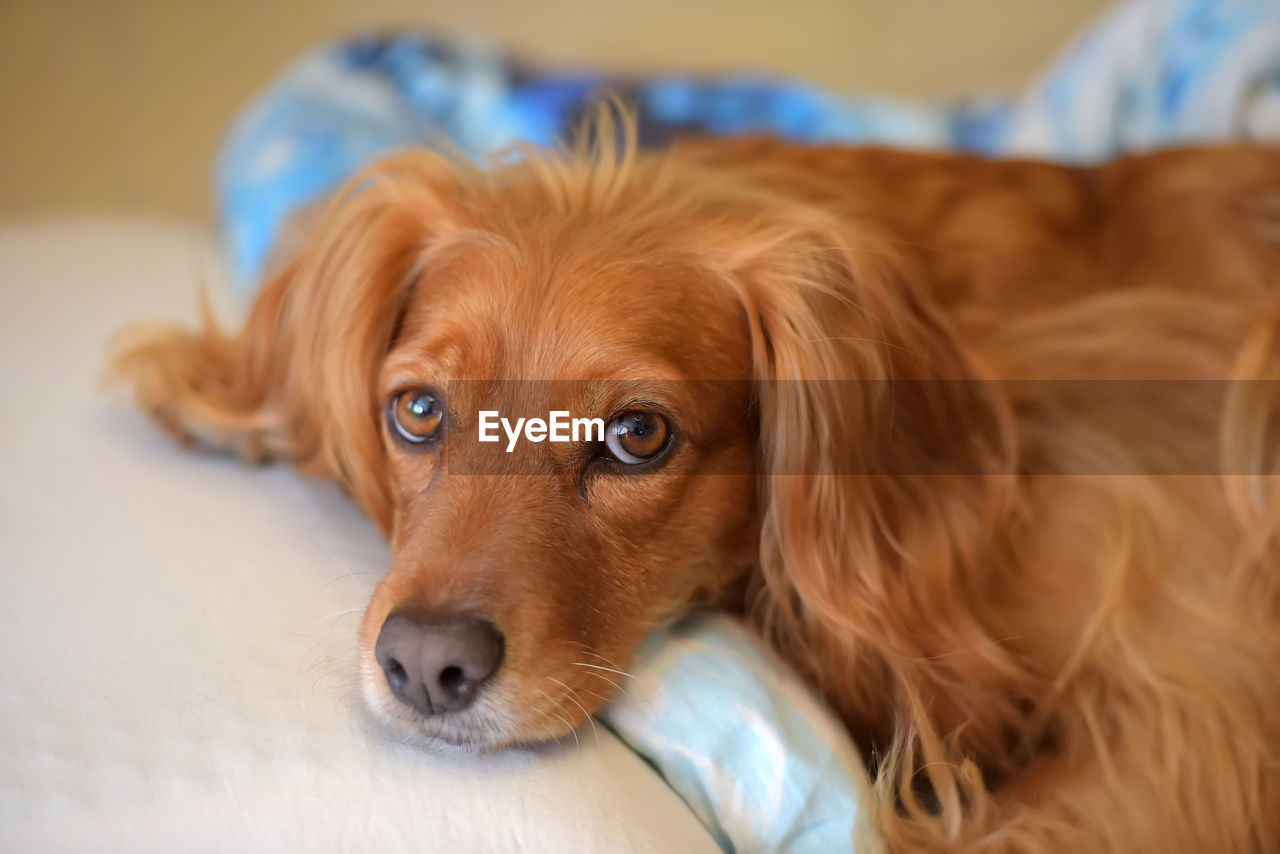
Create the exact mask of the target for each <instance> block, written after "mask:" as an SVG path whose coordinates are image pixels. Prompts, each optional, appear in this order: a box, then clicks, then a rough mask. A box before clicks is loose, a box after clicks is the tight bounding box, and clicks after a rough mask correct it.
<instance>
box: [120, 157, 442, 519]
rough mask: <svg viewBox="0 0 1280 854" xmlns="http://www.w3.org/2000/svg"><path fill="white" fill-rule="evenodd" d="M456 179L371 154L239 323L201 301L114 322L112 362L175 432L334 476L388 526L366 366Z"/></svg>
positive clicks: (379, 352)
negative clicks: (175, 312)
mask: <svg viewBox="0 0 1280 854" xmlns="http://www.w3.org/2000/svg"><path fill="white" fill-rule="evenodd" d="M458 180H459V177H458V174H457V172H456V171H455V170H454V168H453V167H452V166H451V165H450V164H448V163H447V162H446V161H444V160H443V159H442V158H440V157H438V156H436V155H434V154H431V153H429V152H425V151H423V152H409V153H405V154H401V155H397V156H394V157H392V158H388V159H386V160H383V161H381V162H379V163H378V164H375V165H374V166H373V167H371V168H370V169H368V170H367V171H365V172H363V173H362V174H360V175H358V176H357V177H356V178H354V179H353V180H352V181H350V182H349V183H348V185H347V186H346V187H345V188H344V189H343V190H341V191H340V192H339V193H338V194H337V195H335V196H334V197H333V199H331V200H330V201H329V202H328V203H327V204H326V205H325V206H324V207H323V208H322V209H321V210H320V212H319V213H318V215H317V216H316V220H315V227H314V230H313V231H312V232H311V235H310V238H309V239H308V240H307V241H306V243H305V244H304V246H303V248H302V249H301V251H300V252H299V253H298V254H297V255H296V256H295V257H294V258H293V260H291V261H289V262H288V263H286V264H285V266H284V267H283V268H282V269H281V270H280V272H278V273H276V274H275V275H274V276H273V277H272V278H271V279H270V281H269V282H267V283H266V285H265V286H264V288H263V290H262V292H261V294H260V295H259V296H258V298H257V301H256V303H255V304H254V305H253V308H252V310H251V312H250V315H249V318H248V320H247V322H246V323H245V325H244V327H243V329H241V330H240V332H239V333H238V334H235V335H227V334H225V333H224V332H223V331H221V330H220V329H219V328H218V327H217V325H216V324H215V322H214V321H213V319H212V318H211V316H210V314H209V311H208V309H207V307H205V309H204V311H203V323H202V328H201V329H199V330H189V329H182V328H173V327H167V328H159V329H157V328H155V327H151V328H138V329H132V330H126V332H125V333H124V334H123V335H122V336H120V338H119V339H118V343H117V344H116V348H115V349H116V352H115V355H114V359H113V370H114V373H115V374H116V375H117V376H119V377H122V378H124V379H126V380H127V381H128V382H129V383H131V384H132V385H133V388H134V391H135V394H136V398H137V402H138V404H139V406H140V407H141V408H142V409H143V410H145V411H146V412H147V413H148V414H149V415H150V416H151V417H152V418H153V419H154V420H155V421H156V422H157V423H159V424H160V425H161V426H162V427H164V428H165V429H166V430H168V431H169V432H171V433H173V434H175V435H176V436H178V437H179V438H180V439H182V440H184V441H187V442H192V443H199V444H202V445H204V446H207V447H210V448H214V449H223V450H230V451H233V452H235V453H237V454H238V455H240V456H241V457H242V458H244V459H246V460H249V461H263V460H268V459H283V460H287V461H288V462H290V463H291V464H292V465H294V466H295V467H296V468H298V469H299V470H300V471H302V472H304V473H308V474H314V475H319V476H323V477H329V478H332V479H334V480H336V481H338V482H339V483H340V484H341V485H342V486H343V487H344V488H345V489H346V490H347V492H348V493H349V494H350V495H351V496H352V497H353V498H354V499H355V500H356V501H357V502H358V503H359V504H360V505H361V507H362V508H363V509H364V510H365V511H366V512H367V513H368V514H369V515H370V516H371V517H372V518H373V519H374V520H375V521H376V522H377V523H378V524H379V525H380V526H381V527H382V528H383V529H384V530H386V529H387V527H388V526H389V524H390V512H391V511H390V506H389V497H388V484H387V477H386V471H385V465H386V463H385V458H384V454H385V451H384V448H383V445H382V442H381V439H380V436H379V433H378V430H379V423H380V420H379V401H378V400H376V399H374V395H375V394H376V389H377V378H378V370H379V367H380V365H381V363H382V360H383V358H384V357H385V355H386V353H387V351H388V349H389V347H390V345H391V343H392V339H393V337H394V335H395V331H396V327H397V324H398V322H399V319H400V318H401V316H402V314H403V311H404V308H405V305H406V302H407V300H408V299H409V297H410V294H411V292H412V289H413V286H414V280H415V278H416V277H417V275H418V273H419V268H420V265H421V263H422V260H423V258H424V257H425V254H426V252H427V250H428V247H430V246H431V245H432V244H433V242H435V241H437V240H439V239H440V236H441V234H442V233H443V232H444V231H446V230H448V229H449V228H450V227H451V225H450V224H451V222H453V213H454V211H453V210H451V207H450V204H449V201H448V200H449V198H450V187H451V185H453V184H456V182H457V181H458Z"/></svg>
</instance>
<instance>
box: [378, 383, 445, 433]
mask: <svg viewBox="0 0 1280 854" xmlns="http://www.w3.org/2000/svg"><path fill="white" fill-rule="evenodd" d="M387 415H388V418H387V420H388V421H390V422H391V427H392V428H393V429H394V430H395V432H396V435H398V436H399V437H400V438H401V439H403V440H405V441H406V442H409V443H411V444H414V445H421V444H422V443H424V442H429V441H431V440H432V439H434V438H436V436H437V435H439V433H440V426H441V423H442V422H443V421H444V407H443V406H441V405H440V401H439V400H438V399H437V398H436V396H435V395H434V394H432V393H431V392H430V391H428V390H426V389H421V388H411V389H408V390H407V391H402V392H400V393H399V394H397V395H396V396H394V397H393V398H391V401H390V403H389V405H388V407H387Z"/></svg>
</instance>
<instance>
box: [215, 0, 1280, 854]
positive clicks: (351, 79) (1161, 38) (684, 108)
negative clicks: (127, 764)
mask: <svg viewBox="0 0 1280 854" xmlns="http://www.w3.org/2000/svg"><path fill="white" fill-rule="evenodd" d="M603 92H615V93H620V94H622V95H623V97H624V99H625V100H627V101H629V102H630V103H631V104H633V105H634V106H635V107H636V108H637V111H638V121H639V136H640V141H641V144H642V145H649V146H654V145H661V144H663V143H664V142H666V141H668V140H670V139H672V138H673V137H675V136H678V135H680V134H687V133H707V134H723V135H738V134H751V133H768V134H772V135H776V136H780V137H783V138H787V139H790V140H794V141H799V142H808V143H837V142H838V143H886V144H893V145H906V146H918V147H932V148H959V149H965V150H969V151H973V152H976V153H980V154H987V155H1006V154H1016V155H1027V156H1038V157H1044V158H1049V159H1059V160H1065V161H1071V162H1088V161H1095V160H1099V159H1104V158H1107V157H1110V156H1114V155H1116V154H1119V153H1121V152H1124V151H1133V150H1139V149H1144V148H1152V147H1158V146H1162V145H1171V144H1176V143H1183V142H1192V141H1208V140H1226V139H1238V138H1257V139H1275V138H1277V137H1278V136H1280V6H1278V5H1277V4H1275V3H1274V2H1269V0H1219V2H1208V0H1132V2H1128V3H1124V4H1121V5H1119V6H1117V7H1116V8H1115V9H1114V10H1113V11H1111V12H1110V13H1109V14H1108V15H1107V16H1106V17H1104V18H1103V19H1102V20H1101V21H1100V22H1099V23H1098V24H1097V25H1096V26H1095V27H1094V28H1093V29H1092V30H1090V31H1089V32H1087V33H1086V34H1084V35H1083V36H1082V37H1081V38H1080V39H1078V40H1077V41H1076V42H1075V43H1074V44H1073V45H1072V46H1071V47H1070V48H1069V49H1068V50H1067V51H1066V52H1065V53H1064V55H1063V57H1062V58H1061V59H1060V60H1059V62H1057V63H1056V64H1055V65H1054V66H1053V67H1052V68H1050V69H1049V71H1048V72H1047V73H1046V74H1045V75H1044V76H1043V77H1042V78H1041V79H1040V80H1039V81H1038V82H1037V83H1036V84H1035V85H1033V86H1032V87H1031V88H1030V89H1029V90H1028V91H1027V92H1026V93H1024V94H1022V95H1021V96H1018V97H1012V98H990V99H975V100H971V101H966V102H964V103H952V104H910V103H895V102H890V101H885V100H881V99H875V98H850V97H845V96H840V95H836V94H832V93H828V92H824V91H821V90H818V89H816V88H814V87H811V86H806V85H804V84H800V83H795V82H789V81H779V80H773V79H767V78H763V77H759V76H745V75H735V76H727V77H721V78H713V79H694V78H688V77H681V76H660V77H652V78H646V79H615V78H610V77H607V76H603V75H597V74H589V73H576V72H574V73H569V72H543V71H537V70H534V69H530V68H528V67H525V66H522V65H520V64H519V63H517V62H514V61H512V60H511V59H509V58H507V57H505V56H503V55H501V54H499V53H495V52H493V51H490V50H488V49H486V48H484V47H481V46H477V45H473V44H464V43H459V42H451V41H440V40H436V39H433V38H431V37H428V36H425V35H422V34H400V35H395V36H391V37H385V38H361V39H355V40H352V41H348V42H344V43H341V44H337V45H332V46H328V47H325V48H322V49H320V50H318V51H316V52H315V53H313V54H311V55H310V56H308V57H306V58H304V59H303V60H302V61H301V62H299V63H298V64H297V65H296V66H295V67H294V68H292V69H291V70H290V71H288V72H287V73H286V74H285V75H284V76H283V77H282V78H281V79H280V80H279V81H277V82H276V83H275V84H273V85H272V87H271V88H270V89H268V90H267V91H266V92H265V93H264V95H263V96H262V97H260V98H259V99H258V100H257V101H256V102H255V103H254V104H253V105H252V106H251V107H250V108H249V109H248V110H247V111H246V113H245V114H244V116H243V117H242V118H241V120H240V121H239V122H238V123H237V125H236V127H235V128H234V129H233V131H232V133H231V135H230V137H229V139H228V142H227V146H226V148H225V153H224V157H223V160H222V165H221V168H220V174H219V186H220V189H221V192H222V202H223V207H222V216H223V222H224V226H225V234H226V239H227V242H228V248H229V251H230V256H231V258H232V262H233V264H234V268H235V271H236V274H237V277H238V279H239V281H240V282H241V286H242V289H243V291H244V293H246V294H247V293H251V292H252V289H253V287H254V286H255V283H256V281H257V278H258V275H259V273H260V272H261V268H262V265H263V263H264V259H265V258H266V256H267V253H268V252H269V251H270V248H271V246H272V244H273V243H274V241H275V238H276V237H277V235H278V234H279V230H280V228H281V225H282V223H283V222H284V221H285V220H286V219H287V217H288V216H289V214H290V213H292V212H293V211H295V210H297V208H298V207H299V206H300V205H301V204H304V203H306V202H308V201H311V200H313V199H315V198H317V197H319V196H321V195H323V194H324V193H326V192H328V191H330V190H332V189H333V188H334V187H335V186H336V185H337V184H339V183H340V182H341V181H342V180H343V179H344V178H345V177H347V176H348V175H350V174H351V173H352V172H353V171H354V170H355V169H357V168H358V167H359V166H361V165H363V164H364V163H366V162H368V161H369V160H370V159H371V158H373V157H374V156H376V155H378V154H380V153H383V152H385V151H388V150H390V149H394V148H398V147H402V146H409V145H443V146H447V147H449V148H452V149H455V150H460V151H461V152H463V153H464V154H467V155H470V156H473V157H476V158H478V159H483V158H484V157H485V156H486V155H489V154H492V153H494V152H496V151H498V150H500V149H502V148H503V147H504V146H506V145H508V144H510V143H512V142H515V141H518V140H528V141H533V142H539V143H551V142H554V141H555V140H556V139H558V138H561V137H563V136H564V135H566V133H567V131H568V130H569V129H570V128H571V126H572V125H573V124H574V122H575V121H576V119H577V118H578V117H579V116H580V115H581V114H582V112H583V111H584V109H585V108H586V106H587V105H588V104H589V103H590V102H591V100H592V99H593V98H594V97H595V96H597V95H599V94H601V93H603ZM632 670H634V671H635V674H636V675H635V678H634V680H633V681H632V682H630V683H628V684H627V685H623V686H621V687H622V688H623V689H624V693H621V694H620V696H619V697H618V698H617V700H615V701H614V702H613V703H612V704H610V705H609V706H608V707H606V709H605V710H604V711H603V712H602V713H601V717H602V719H603V721H604V722H605V723H607V724H608V725H609V726H610V727H611V728H612V729H613V730H614V731H616V732H617V733H618V734H619V735H620V736H621V738H622V739H623V740H624V741H625V742H626V743H627V744H628V745H629V746H630V747H631V748H632V749H633V750H635V751H636V752H637V753H638V754H639V755H641V756H644V757H645V758H646V759H647V760H649V761H650V762H651V763H652V764H653V765H654V767H656V768H657V769H658V770H659V772H661V774H662V775H663V777H664V778H665V779H666V780H667V782H668V783H669V784H670V785H671V787H672V788H673V789H674V790H675V791H676V792H677V793H679V794H680V796H681V797H682V798H683V799H684V800H685V801H686V802H687V803H688V804H689V805H690V807H691V808H692V809H693V811H694V812H695V813H696V814H697V816H698V818H699V819H700V820H701V821H702V822H703V824H704V825H705V826H706V827H707V829H708V830H709V831H710V832H711V833H712V835H713V836H714V837H715V839H716V841H717V842H718V843H719V844H720V846H721V847H722V848H723V849H724V850H788V851H832V850H838V849H841V848H844V849H848V848H849V847H851V846H852V844H853V829H854V825H855V819H856V816H857V813H858V809H857V806H858V795H859V792H860V791H861V790H862V789H863V787H864V786H865V785H866V775H865V772H864V771H863V769H862V768H861V766H860V764H859V760H858V759H857V756H856V753H855V751H854V750H853V747H852V745H851V743H850V741H849V739H848V737H847V735H846V734H845V733H844V732H843V731H842V730H841V729H840V728H839V726H837V725H836V724H835V723H834V722H833V721H832V720H831V719H830V717H829V714H828V713H827V712H826V711H824V710H823V709H822V708H821V707H820V706H818V705H817V704H816V703H815V702H814V701H813V699H812V698H810V697H809V696H808V695H807V693H806V692H805V690H804V689H803V688H802V687H801V686H800V685H799V684H798V682H797V681H796V679H795V677H794V676H792V675H790V674H788V673H787V672H786V670H785V669H784V668H782V667H780V666H779V665H777V664H776V663H775V662H773V660H772V659H771V658H770V657H769V656H768V655H767V654H766V653H764V652H763V651H762V650H761V649H760V648H759V646H758V644H757V643H756V641H755V640H753V639H752V637H751V636H750V634H749V633H748V632H746V631H745V630H744V629H743V628H742V627H741V626H739V625H737V624H735V623H733V622H731V621H728V620H727V619H726V618H715V617H707V616H697V617H691V618H688V619H687V620H685V621H683V622H681V623H678V624H676V625H674V626H671V627H667V628H664V629H660V630H659V631H657V632H655V634H654V635H653V636H652V637H651V638H650V639H649V641H648V642H647V643H646V644H645V646H644V648H643V649H642V650H641V654H640V657H639V659H638V660H637V662H636V664H635V665H634V667H633V668H632ZM619 677H620V678H621V674H619ZM638 686H639V688H640V689H639V690H637V687H638Z"/></svg>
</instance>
